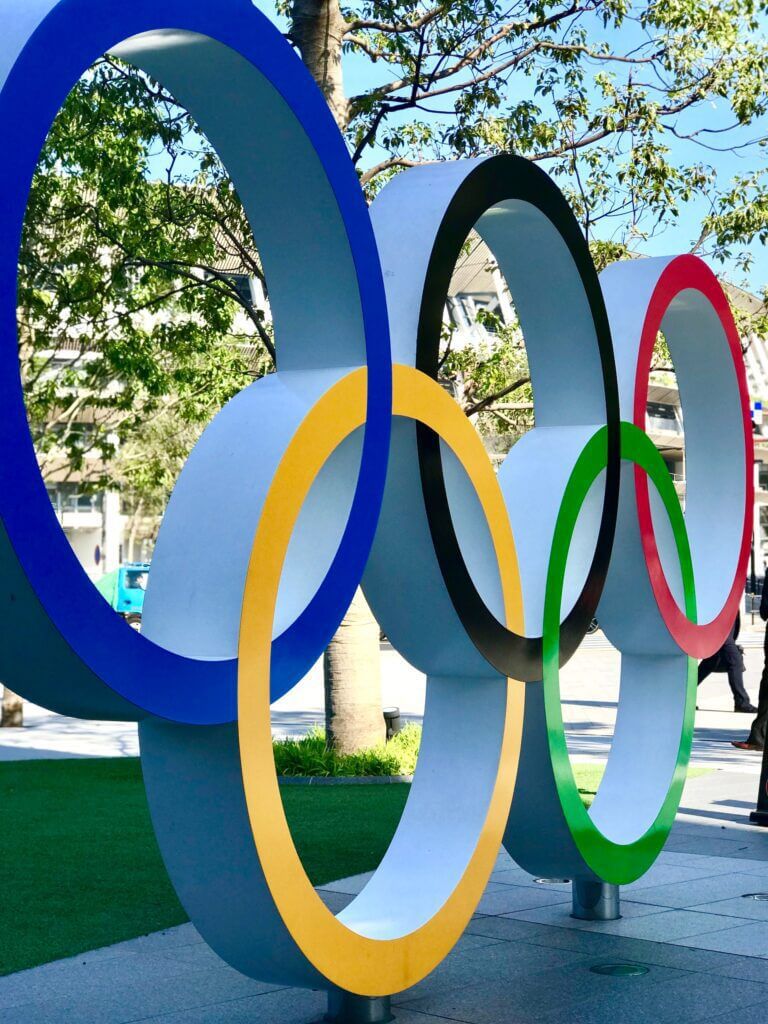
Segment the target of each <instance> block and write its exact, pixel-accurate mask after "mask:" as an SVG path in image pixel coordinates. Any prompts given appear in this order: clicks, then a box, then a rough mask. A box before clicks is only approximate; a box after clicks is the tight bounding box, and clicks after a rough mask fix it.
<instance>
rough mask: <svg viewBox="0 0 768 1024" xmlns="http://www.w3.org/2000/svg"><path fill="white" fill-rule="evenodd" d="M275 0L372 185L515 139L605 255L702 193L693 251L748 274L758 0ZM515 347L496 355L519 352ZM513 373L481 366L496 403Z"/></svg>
mask: <svg viewBox="0 0 768 1024" xmlns="http://www.w3.org/2000/svg"><path fill="white" fill-rule="evenodd" d="M278 6H279V8H280V10H281V11H282V12H283V13H284V14H286V15H287V16H288V18H289V27H288V32H287V35H288V38H289V39H290V40H292V42H293V43H294V44H295V45H296V46H297V48H298V49H299V51H300V53H301V55H302V57H303V59H304V61H305V63H306V64H307V66H308V67H309V69H310V71H311V72H312V74H313V75H314V77H315V79H316V80H317V81H318V83H319V84H320V86H321V88H322V89H323V91H324V93H325V95H326V97H327V99H328V103H329V105H330V107H331V110H332V111H333V112H334V115H335V117H336V120H337V122H338V124H339V125H340V127H341V128H342V130H343V131H344V132H345V133H346V136H347V139H348V141H349V145H350V148H351V150H352V152H353V159H354V160H355V161H356V163H357V164H358V166H359V168H360V177H361V181H362V182H363V184H364V185H365V186H366V188H367V189H368V191H369V192H370V193H371V194H375V192H376V191H377V190H378V188H380V187H381V184H382V183H383V182H385V181H386V180H388V178H389V177H390V176H391V175H392V174H393V173H394V172H395V171H396V170H398V169H400V168H403V167H410V166H412V165H414V164H418V163H423V162H425V161H429V160H435V159H444V158H456V157H469V156H477V155H481V154H485V153H493V152H499V151H502V150H506V151H511V152H515V153H518V154H520V155H523V156H526V157H528V158H529V159H532V160H535V161H539V162H542V164H543V166H545V168H546V169H547V170H548V171H549V172H550V173H551V174H553V175H554V177H555V178H556V179H557V180H558V182H559V184H560V186H561V187H562V188H563V190H564V191H565V193H566V195H567V196H568V198H569V200H570V202H571V204H572V206H573V208H574V210H575V212H576V214H577V216H578V217H579V218H580V220H581V222H582V224H583V227H584V231H585V234H586V236H587V239H588V240H589V242H590V244H591V246H592V250H593V253H594V255H595V257H596V262H597V263H598V265H605V263H607V262H610V261H612V260H614V259H617V258H621V257H622V256H623V255H626V254H627V253H628V252H630V251H631V252H634V253H642V250H643V245H644V243H645V242H646V241H647V240H648V239H649V238H650V237H651V236H652V235H655V234H658V233H660V232H662V231H664V230H665V229H667V228H669V227H671V226H674V224H675V222H676V221H677V219H678V218H679V215H680V211H681V209H682V208H683V207H684V206H685V205H686V204H691V203H697V204H698V205H699V207H700V208H701V209H702V217H701V230H700V232H697V235H696V237H695V238H692V239H690V249H691V251H695V252H699V253H702V254H704V255H709V256H713V257H714V258H716V259H719V260H721V261H723V262H725V261H728V262H729V264H730V265H731V266H732V267H736V268H743V269H747V268H748V267H749V266H750V262H751V252H750V245H751V243H753V242H754V241H756V240H757V241H760V242H764V241H765V240H766V239H768V189H767V188H766V172H765V170H764V169H763V167H762V163H763V161H762V159H761V157H760V153H761V148H762V145H763V143H764V142H765V141H766V140H765V136H764V134H763V133H762V132H761V131H760V130H759V127H758V126H757V122H758V119H759V118H760V116H761V115H763V114H764V113H765V112H766V90H765V81H764V68H765V64H766V57H767V56H768V46H767V45H766V42H765V40H764V39H763V36H762V28H761V24H760V21H759V17H760V13H761V5H759V4H757V3H755V2H753V0H729V2H728V3H724V4H713V3H710V2H709V0H661V2H659V0H653V2H632V0H564V2H563V0H537V2H535V3H530V2H506V3H498V2H494V0H458V2H456V0H448V2H437V3H417V2H412V0H409V2H405V3H401V2H397V3H395V2H389V0H387V2H379V0H373V2H365V3H357V4H350V5H341V4H340V3H339V2H338V0H297V2H294V3H282V4H279V5H278ZM345 61H347V62H351V61H354V62H355V65H356V69H357V71H358V74H357V78H358V79H360V78H362V77H363V74H362V72H361V70H360V68H361V65H362V63H363V62H369V63H370V64H371V66H372V67H371V69H370V70H369V71H367V73H366V77H367V78H369V79H371V80H372V83H371V85H370V86H369V87H368V88H366V89H365V90H363V91H360V92H358V93H356V94H354V95H348V94H347V92H346V89H345V83H344V75H343V71H344V65H345ZM713 104H716V108H717V109H713ZM753 126H755V127H753ZM736 152H738V153H739V155H740V157H741V158H742V161H743V163H744V165H745V166H746V167H747V170H745V172H744V173H743V174H741V175H739V176H738V177H737V178H736V179H734V180H733V181H731V180H728V179H727V178H725V180H724V179H723V175H722V174H720V173H719V172H718V168H717V166H716V165H715V164H714V163H713V161H716V156H713V154H721V153H736ZM750 159H751V160H752V161H753V165H752V166H751V167H749V161H750ZM508 342H509V338H508V337H505V336H503V335H502V336H499V345H500V346H501V349H500V350H499V352H495V351H494V350H489V352H488V353H486V355H487V357H488V358H490V359H491V360H492V361H496V362H499V361H500V362H502V363H505V362H508V359H507V356H508V354H509V353H508V351H506V348H507V346H508ZM460 361H461V360H460V357H457V356H456V355H455V354H454V355H453V357H452V358H451V359H449V360H448V361H447V363H446V367H445V368H446V371H451V369H454V370H455V369H456V364H457V362H460ZM485 363H486V360H484V359H480V360H479V361H478V363H477V368H478V370H481V367H484V368H485V369H487V367H486V366H485ZM465 371H466V368H464V369H462V371H461V372H462V374H464V378H466V372H465ZM516 373H517V368H514V369H512V376H511V379H505V380H504V381H503V383H502V384H501V386H500V387H498V388H496V389H495V390H494V388H493V386H492V385H491V377H492V376H493V375H492V374H490V375H489V374H487V373H485V370H484V369H483V370H482V372H481V378H482V380H475V381H473V386H474V389H475V396H476V400H478V401H479V400H481V399H483V400H487V399H493V401H487V402H486V404H485V405H484V406H483V411H486V410H490V409H491V408H492V407H493V405H494V402H497V401H499V400H504V401H509V398H510V394H511V392H509V391H508V390H507V389H508V386H509V384H510V383H513V382H514V380H515V374H516ZM523 376H525V375H524V374H523ZM527 383H528V382H527V381H524V382H523V384H521V387H522V386H524V385H526V384H527ZM523 400H524V399H523ZM467 411H468V412H470V414H471V415H472V414H473V413H472V411H471V409H468V410H467ZM500 411H501V412H504V410H500ZM507 411H509V410H507Z"/></svg>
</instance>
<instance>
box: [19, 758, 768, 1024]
mask: <svg viewBox="0 0 768 1024" xmlns="http://www.w3.org/2000/svg"><path fill="white" fill-rule="evenodd" d="M753 782H754V779H753V778H752V776H750V775H744V774H742V773H737V772H716V773H713V774H711V775H707V776H704V777H701V778H697V779H691V780H690V781H689V783H688V785H687V787H686V791H685V794H684V798H683V807H682V810H681V813H680V816H679V818H678V821H677V823H676V825H675V827H674V830H673V834H672V836H671V838H670V841H669V843H668V846H667V850H666V851H665V852H664V853H663V854H662V855H661V857H660V858H659V861H658V862H657V864H656V865H655V866H654V868H653V869H652V870H651V871H650V872H649V873H648V875H646V876H645V877H644V878H643V879H641V880H640V881H638V882H636V883H634V884H633V885H631V886H627V887H626V888H625V889H624V890H623V895H622V913H623V917H622V919H621V920H620V921H614V922H604V923H598V922H584V921H575V920H574V919H573V918H571V917H570V916H569V909H570V906H569V902H568V899H569V887H568V886H567V885H553V884H544V885H543V884H539V883H537V882H535V881H534V880H533V879H532V878H531V876H530V875H528V874H526V873H525V872H524V871H522V870H521V869H520V868H518V867H516V866H515V865H514V864H513V862H512V861H511V860H510V858H509V857H508V856H507V855H506V854H505V853H501V854H500V855H499V859H498V862H497V865H496V870H495V871H494V873H493V877H492V880H491V882H490V883H489V886H488V890H487V892H486V894H485V896H484V897H483V901H482V903H481V904H480V907H479V912H478V914H477V915H475V917H474V918H473V920H472V921H471V923H470V925H469V927H468V928H467V931H466V933H465V935H464V936H463V938H462V939H461V940H460V942H459V944H458V946H457V947H456V949H455V950H454V952H453V953H452V954H451V955H450V956H449V957H448V958H447V960H446V961H445V962H444V963H443V964H442V965H441V966H440V967H438V968H437V970H436V971H434V972H433V974H431V975H430V977H428V978H427V979H426V980H425V981H423V982H422V983H421V984H420V985H417V986H416V987H415V988H413V989H410V990H409V991H407V992H403V993H401V994H400V995H398V996H397V997H396V998H395V999H394V1009H395V1013H396V1016H397V1020H398V1021H399V1022H400V1024H430V1021H434V1022H438V1021H446V1020H448V1021H463V1022H467V1024H499V1022H507V1021H509V1022H515V1024H528V1022H534V1021H535V1022H540V1021H544V1022H547V1021H552V1022H553V1024H555V1022H561V1021H563V1020H565V1021H567V1022H568V1024H609V1022H610V1024H623V1022H626V1024H645V1022H648V1024H650V1022H653V1024H664V1022H667V1021H669V1022H670V1024H671V1022H675V1024H680V1022H702V1024H703V1022H707V1024H728V1022H730V1021H733V1020H734V1019H736V1020H738V1022H739V1024H758V1022H759V1024H764V1022H765V1020H766V1013H767V1010H766V1008H767V1007H768V902H766V901H757V900H750V899H744V898H743V897H744V895H745V894H747V893H768V831H763V830H760V829H756V828H753V827H751V826H749V825H748V824H747V823H746V817H745V814H746V810H747V809H748V808H746V807H745V804H746V803H748V802H749V795H748V792H747V789H746V785H747V783H749V784H750V790H751V784H752V783H753ZM366 877H367V876H357V877H356V878H351V879H343V880H341V881H339V882H335V883H332V884H331V885H328V886H326V887H325V889H324V890H323V896H324V898H325V899H326V901H327V902H328V903H329V905H331V906H332V907H333V908H334V909H336V910H338V909H340V908H341V907H342V906H343V905H345V904H346V902H347V901H348V900H349V899H350V894H354V893H355V892H357V891H359V889H360V888H361V886H362V885H363V884H364V883H365V880H366ZM617 962H618V963H637V964H643V965H645V966H647V967H648V968H649V971H648V973H647V974H645V975H644V976H642V977H624V978H617V977H609V976H605V975H602V974H597V973H594V972H593V971H592V970H591V968H592V967H595V966H597V965H602V964H608V963H617ZM324 1009H325V996H324V994H322V993H319V992H305V991H302V990H297V989H289V988H282V987H278V986H274V985H266V984H262V983H260V982H257V981H252V980H250V979H248V978H245V977H243V976H242V975H240V974H238V973H237V972H236V971H233V970H232V969H231V968H229V967H227V966H226V965H225V964H223V963H222V962H221V961H220V960H219V959H218V958H217V957H216V956H215V954H214V953H212V952H211V950H210V949H209V948H208V947H207V946H206V945H205V944H204V943H203V942H202V940H201V939H200V937H199V936H198V935H197V933H196V932H195V930H194V929H193V927H192V926H191V925H183V926H182V927H180V928H174V929H171V930H169V931H167V932H160V933H157V934H155V935H149V936H146V937H144V938H140V939H135V940H133V941H130V942H124V943H120V944H119V945H116V946H112V947H109V948H107V949H101V950H97V951H95V952H93V953H88V954H85V955H82V956H78V957H74V958H72V959H69V960H63V961H59V962H57V963H54V964H49V965H46V966H43V967H38V968H35V969H33V970H31V971H25V972H21V973H19V974H15V975H10V976H8V977H6V978H0V1021H2V1024H138V1022H143V1024H246V1022H247V1024H261V1022H264V1024H309V1022H314V1021H319V1020H320V1018H321V1017H322V1014H323V1012H324Z"/></svg>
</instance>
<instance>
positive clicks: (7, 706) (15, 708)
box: [0, 686, 24, 729]
mask: <svg viewBox="0 0 768 1024" xmlns="http://www.w3.org/2000/svg"><path fill="white" fill-rule="evenodd" d="M22 725H24V701H23V700H22V699H21V697H20V696H19V695H18V694H17V693H14V692H13V690H9V689H8V687H7V686H4V687H3V711H2V716H0V728H3V729H18V728H20V727H21V726H22Z"/></svg>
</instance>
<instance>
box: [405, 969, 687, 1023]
mask: <svg viewBox="0 0 768 1024" xmlns="http://www.w3.org/2000/svg"><path fill="white" fill-rule="evenodd" d="M597 962H602V961H598V960H596V959H595V958H594V957H590V958H584V959H581V960H580V961H579V962H577V963H575V964H572V965H571V966H566V967H559V968H554V969H546V970H539V971H536V970H531V969H528V970H527V971H522V972H519V973H515V974H514V975H511V976H509V977H502V978H498V977H497V978H496V979H489V980H487V981H484V982H483V983H481V984H476V983H474V984H467V985H464V986H463V987H460V988H455V989H452V990H451V991H449V992H438V993H436V994H434V995H430V996H426V997H421V998H418V999H415V1000H413V1001H411V1000H407V1001H406V1003H405V1005H406V1006H409V1007H411V1008H414V1009H420V1010H424V1011H426V1012H427V1013H433V1014H437V1015H442V1016H445V1017H448V1018H450V1019H451V1020H460V1021H471V1022H472V1024H486V1022H487V1024H491V1022H492V1024H498V1022H499V1021H514V1022H515V1024H528V1022H533V1021H537V1020H550V1019H559V1020H562V1019H563V1015H564V1012H565V1011H566V1010H567V1019H568V1021H571V1020H572V1019H573V1016H572V1014H573V1011H574V1008H575V1007H576V1006H577V1005H578V1004H579V1002H580V1001H582V1000H585V999H588V998H589V997H590V996H595V995H599V994H604V993H606V992H608V993H613V994H619V993H621V992H622V991H623V990H625V989H626V986H627V984H628V982H632V983H634V984H635V991H637V990H638V989H640V990H642V989H644V988H653V989H657V988H658V989H661V988H664V987H665V983H667V984H668V983H670V982H671V981H672V980H673V979H678V978H683V979H685V980H687V978H688V977H689V976H688V975H681V973H680V972H678V971H674V970H669V969H667V968H664V967H658V968H656V969H655V970H654V971H651V972H650V973H649V974H647V975H645V976H643V977H641V978H632V979H626V978H611V977H608V976H605V975H598V974H594V973H593V972H591V971H590V969H589V968H590V967H592V966H593V965H594V964H595V963H597Z"/></svg>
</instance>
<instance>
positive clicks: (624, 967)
mask: <svg viewBox="0 0 768 1024" xmlns="http://www.w3.org/2000/svg"><path fill="white" fill-rule="evenodd" d="M589 969H590V971H592V973H593V974H608V975H610V976H611V977H612V978H638V977H639V976H640V975H641V974H647V973H648V972H649V971H650V969H651V968H650V967H646V966H645V964H595V965H594V966H593V967H590V968H589Z"/></svg>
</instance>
